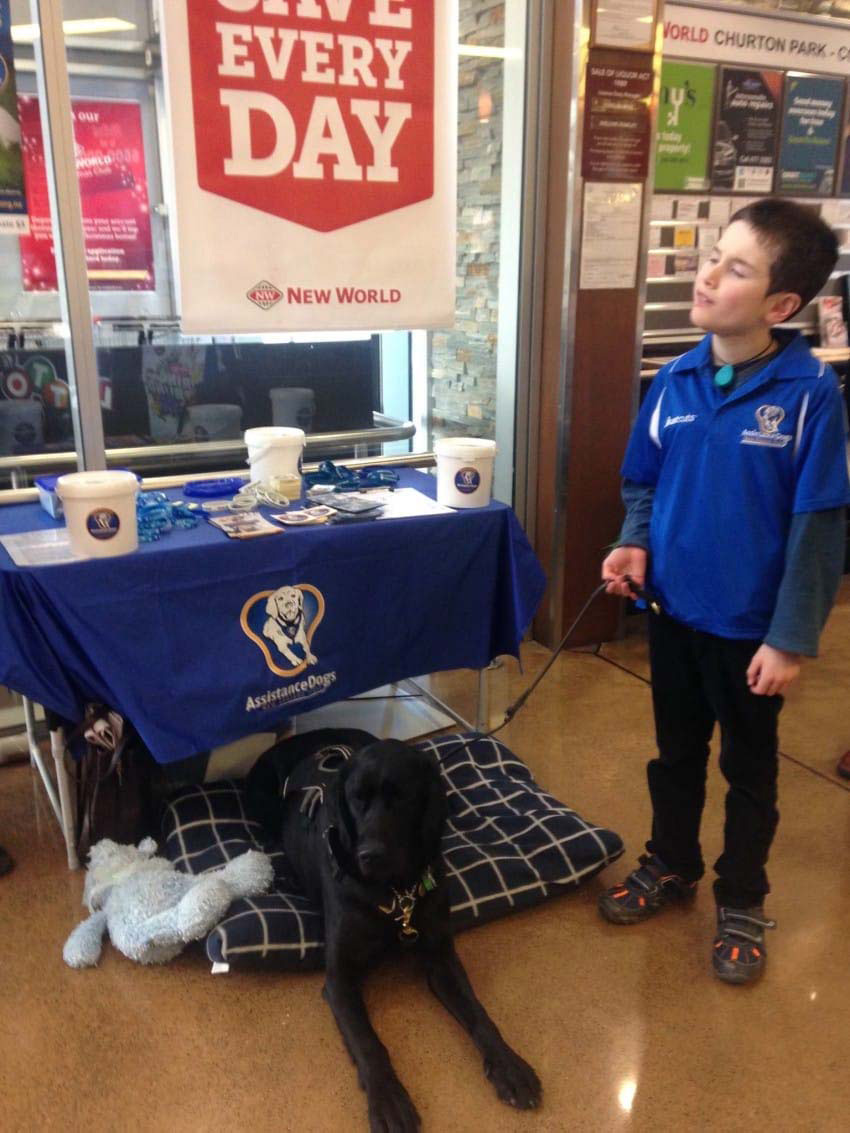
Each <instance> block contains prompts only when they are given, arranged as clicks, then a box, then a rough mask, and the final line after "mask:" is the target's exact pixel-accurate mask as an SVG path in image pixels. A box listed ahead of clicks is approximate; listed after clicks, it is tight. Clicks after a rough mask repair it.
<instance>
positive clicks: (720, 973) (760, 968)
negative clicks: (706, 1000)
mask: <svg viewBox="0 0 850 1133" xmlns="http://www.w3.org/2000/svg"><path fill="white" fill-rule="evenodd" d="M711 966H712V968H713V970H714V974H715V976H717V978H718V979H719V980H722V982H723V983H725V984H754V983H755V982H756V981H757V980H760V979H761V976H762V973H763V972H764V964H753V965H752V968H753V969H754V971H751V970H750V967H749V966H748V967H745V968H744V967H739V966H738V965H737V964H724V963H722V962H720V963H718V961H717V960H715V959H714V958H713V957H712V963H711Z"/></svg>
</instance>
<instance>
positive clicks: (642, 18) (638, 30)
mask: <svg viewBox="0 0 850 1133" xmlns="http://www.w3.org/2000/svg"><path fill="white" fill-rule="evenodd" d="M654 43H655V0H594V5H593V44H594V46H596V47H628V48H629V49H630V50H632V51H640V50H642V51H651V50H652V45H653V44H654Z"/></svg>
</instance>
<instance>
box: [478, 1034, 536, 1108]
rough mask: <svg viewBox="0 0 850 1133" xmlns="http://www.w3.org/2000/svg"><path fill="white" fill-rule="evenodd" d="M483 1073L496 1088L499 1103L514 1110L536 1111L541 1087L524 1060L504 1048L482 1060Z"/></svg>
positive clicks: (508, 1048) (509, 1049)
mask: <svg viewBox="0 0 850 1133" xmlns="http://www.w3.org/2000/svg"><path fill="white" fill-rule="evenodd" d="M484 1073H485V1074H486V1075H487V1077H488V1078H489V1079H490V1081H491V1082H492V1083H493V1085H494V1086H495V1088H496V1093H497V1094H498V1095H499V1098H500V1099H501V1101H503V1102H505V1103H506V1104H507V1105H512V1106H515V1107H516V1109H536V1108H537V1107H538V1106H539V1105H540V1099H541V1097H542V1095H543V1087H542V1086H541V1085H540V1079H539V1078H538V1077H537V1075H536V1074H535V1072H534V1071H533V1070H532V1068H531V1067H530V1066H529V1065H528V1063H527V1062H526V1061H525V1059H524V1058H520V1056H519V1055H518V1054H517V1053H516V1051H513V1050H511V1048H510V1047H508V1046H506V1047H505V1048H504V1050H500V1051H496V1052H494V1053H493V1054H491V1055H490V1056H489V1057H487V1058H485V1059H484Z"/></svg>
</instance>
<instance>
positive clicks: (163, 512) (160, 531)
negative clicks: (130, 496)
mask: <svg viewBox="0 0 850 1133" xmlns="http://www.w3.org/2000/svg"><path fill="white" fill-rule="evenodd" d="M136 523H137V525H138V529H139V542H140V543H155V542H156V541H157V540H158V539H161V538H162V536H163V535H167V534H168V532H169V531H171V530H172V528H174V527H187V528H188V527H197V526H198V513H197V512H196V511H195V510H193V507H192V506H190V505H188V504H185V503H183V501H182V500H170V499H169V498H168V496H167V495H166V494H165V492H140V493H139V495H138V497H137V499H136Z"/></svg>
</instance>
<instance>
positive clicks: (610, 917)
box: [598, 854, 697, 924]
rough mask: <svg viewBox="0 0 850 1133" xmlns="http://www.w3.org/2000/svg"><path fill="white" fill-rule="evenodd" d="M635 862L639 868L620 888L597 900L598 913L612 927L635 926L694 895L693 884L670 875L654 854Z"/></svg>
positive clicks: (616, 886) (613, 887) (695, 887)
mask: <svg viewBox="0 0 850 1133" xmlns="http://www.w3.org/2000/svg"><path fill="white" fill-rule="evenodd" d="M638 861H639V862H640V866H639V867H638V868H637V869H635V870H632V872H631V873H630V874H629V876H628V877H627V878H626V879H625V880H624V881H623V882H622V883H621V884H620V885H612V886H611V888H610V889H607V890H606V891H605V892H604V893H603V894H601V896H600V897H599V902H598V904H599V911H600V913H601V914H602V916H603V917H605V919H606V920H607V921H611V923H612V924H637V923H638V921H645V920H646V919H647V918H648V917H651V916H654V915H655V913H657V912H659V911H660V910H661V909H663V908H664V907H665V906H666V905H672V904H678V903H681V902H684V901H690V900H691V899H692V898H693V897H694V895H695V894H696V890H697V883H696V882H695V881H686V880H685V879H684V878H683V877H680V876H679V874H677V873H673V872H672V870H669V869H668V868H667V866H666V865H665V864H664V862H663V861H662V860H661V858H659V857H658V856H657V855H656V854H649V855H647V854H641V856H640V857H639V858H638Z"/></svg>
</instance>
